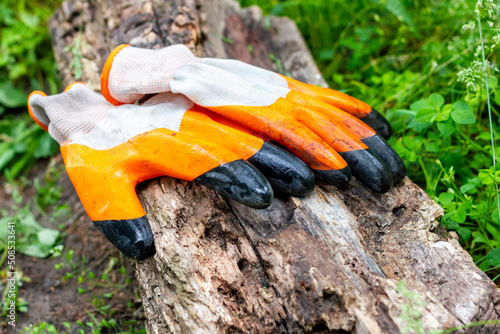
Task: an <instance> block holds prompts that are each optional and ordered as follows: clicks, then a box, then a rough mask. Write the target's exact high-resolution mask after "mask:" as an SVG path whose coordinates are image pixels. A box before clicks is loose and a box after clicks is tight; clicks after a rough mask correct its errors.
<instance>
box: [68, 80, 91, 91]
mask: <svg viewBox="0 0 500 334" xmlns="http://www.w3.org/2000/svg"><path fill="white" fill-rule="evenodd" d="M77 84H78V85H84V86H86V85H85V84H84V83H83V82H81V81H75V82H73V83H72V84H69V85H68V87H66V88H64V92H65V93H66V92H67V91H68V90H70V89H71V87H73V86H74V85H77Z"/></svg>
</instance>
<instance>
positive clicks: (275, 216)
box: [50, 0, 500, 333]
mask: <svg viewBox="0 0 500 334" xmlns="http://www.w3.org/2000/svg"><path fill="white" fill-rule="evenodd" d="M50 30H51V35H52V40H53V44H54V49H55V53H56V59H57V62H58V64H59V69H60V72H61V75H62V77H63V80H64V82H65V84H70V83H71V82H73V81H75V73H77V72H78V68H76V70H75V67H74V66H70V64H72V63H73V64H77V67H78V65H81V72H82V78H81V79H79V81H83V82H85V83H87V84H89V85H90V86H91V87H92V88H94V89H95V90H99V88H100V85H99V76H100V72H101V70H102V67H103V65H104V62H105V60H106V58H107V56H108V54H109V53H110V51H111V50H112V49H113V48H115V47H116V46H118V45H120V44H123V43H128V44H131V45H134V46H140V47H146V48H161V47H164V46H167V45H171V44H176V43H183V44H185V45H187V46H188V47H190V48H191V49H192V50H193V51H194V52H195V53H196V54H197V55H199V56H210V57H218V58H234V59H240V60H243V61H245V62H248V63H251V64H254V65H258V66H261V67H264V68H268V69H271V70H274V71H279V72H281V73H284V74H287V75H289V76H292V77H294V78H296V79H298V80H301V81H304V82H309V83H313V84H321V85H324V84H325V82H324V81H323V79H322V78H321V75H320V73H319V71H318V69H317V68H316V66H315V64H314V62H313V60H312V58H311V55H310V53H309V51H308V50H307V47H306V45H305V43H304V41H303V40H302V37H301V36H300V33H299V32H298V30H297V28H296V26H295V25H294V23H292V22H291V21H290V20H288V19H286V18H275V17H263V16H262V14H261V12H260V11H259V9H257V8H249V9H243V10H242V9H240V8H239V7H238V6H237V4H235V3H234V2H233V1H229V0H213V1H208V0H205V1H195V0H167V1H164V0H152V1H150V0H145V1H139V0H136V1H133V0H120V1H104V0H88V1H83V0H68V1H66V2H64V3H63V5H62V6H61V7H60V9H59V10H58V11H57V12H56V13H55V15H54V16H53V17H52V19H51V21H50ZM77 47H79V49H78V50H76V49H75V48H77ZM78 51H81V52H82V56H79V55H78V54H79V52H78ZM361 98H362V97H361ZM138 193H139V196H140V198H141V201H142V203H143V206H144V208H145V209H146V212H147V216H148V218H149V221H150V222H151V227H152V229H153V232H154V235H155V244H156V250H157V252H156V255H154V256H153V257H151V258H149V259H146V260H144V261H138V262H136V263H135V270H136V276H137V278H138V281H139V284H140V288H141V291H142V298H143V305H144V310H145V313H146V317H147V323H146V328H147V331H148V332H149V333H169V332H173V333H194V332H196V333H231V332H253V333H277V332H282V333H303V332H325V333H326V332H329V333H400V332H401V331H403V332H404V331H405V330H408V329H409V327H410V326H412V325H415V321H413V320H412V319H411V318H409V316H408V314H407V312H406V311H405V309H407V308H408V307H409V306H411V305H413V304H412V303H413V302H412V298H409V297H408V296H407V294H405V293H401V291H400V290H398V289H397V284H398V282H399V281H400V280H404V282H405V283H404V284H405V286H406V288H407V289H408V290H409V291H411V292H413V293H415V294H416V295H418V296H419V298H420V300H421V301H422V303H420V306H417V309H419V310H418V311H417V314H418V316H417V317H419V318H420V321H421V322H422V326H423V328H424V329H425V331H426V332H427V331H429V330H431V329H437V328H440V329H444V328H450V327H454V326H461V325H464V324H468V323H471V322H474V321H480V320H489V319H499V313H500V304H499V296H500V294H499V292H498V289H497V287H496V286H495V285H494V284H493V283H492V282H491V280H490V279H489V278H488V277H487V276H486V275H485V274H484V273H483V272H481V271H480V270H479V269H478V268H477V267H476V266H475V265H474V263H473V261H472V259H471V257H470V256H469V255H468V254H467V253H466V252H465V251H464V250H463V249H462V248H461V247H460V245H459V243H458V241H457V236H456V234H455V233H450V234H449V235H447V236H446V235H445V234H444V233H442V234H441V236H439V235H438V234H435V233H433V232H432V231H434V229H436V228H437V227H438V225H439V218H440V217H441V215H442V210H441V209H440V207H439V206H438V205H437V204H436V203H435V202H433V201H432V200H431V199H430V198H429V197H428V196H427V195H426V194H425V193H424V192H423V191H422V190H421V189H420V188H418V187H417V186H416V185H415V184H413V183H412V182H411V181H410V180H409V179H405V180H404V182H403V183H402V184H401V185H399V186H397V187H395V188H394V189H393V190H391V191H390V192H389V193H387V194H384V195H380V194H375V193H373V192H371V191H369V190H367V189H366V188H365V187H363V186H362V185H361V184H359V183H358V182H356V180H353V182H352V183H351V185H350V187H349V188H348V189H347V190H345V191H340V190H338V189H336V188H335V187H332V186H328V185H325V184H322V183H319V182H318V183H317V186H316V188H315V190H314V192H313V193H312V194H311V195H310V196H307V197H305V198H295V197H286V196H281V197H280V196H279V195H278V196H276V198H275V199H274V201H273V204H272V205H271V207H269V208H268V209H266V210H254V209H250V208H248V207H245V206H243V205H241V204H238V203H236V202H233V201H231V200H228V199H227V198H225V197H223V196H221V195H219V194H217V193H216V192H214V191H212V190H210V189H207V188H205V187H203V186H200V185H196V184H193V183H191V182H185V181H179V180H175V179H172V178H168V177H163V178H159V179H154V180H151V181H149V182H145V183H143V184H141V185H139V187H138ZM417 304H418V303H417ZM459 332H468V333H489V332H491V333H498V332H500V327H495V326H494V325H489V326H482V327H474V328H469V329H465V330H460V331H459Z"/></svg>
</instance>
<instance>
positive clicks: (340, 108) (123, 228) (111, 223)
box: [28, 45, 405, 259]
mask: <svg viewBox="0 0 500 334" xmlns="http://www.w3.org/2000/svg"><path fill="white" fill-rule="evenodd" d="M101 91H102V94H103V95H100V94H98V93H95V92H94V91H92V90H91V89H89V88H88V87H86V86H85V85H84V84H82V83H74V84H72V85H70V86H69V87H68V88H66V90H65V91H64V92H63V93H61V94H57V95H52V96H47V95H45V94H44V93H43V92H40V91H35V92H33V93H32V94H31V95H30V97H29V100H28V107H29V112H30V115H31V117H32V118H33V119H34V120H35V122H37V123H38V124H39V125H40V126H41V127H42V128H43V129H44V130H46V131H48V132H49V134H50V135H51V136H52V137H53V138H54V139H55V140H56V141H57V142H58V143H59V144H60V145H61V153H62V156H63V159H64V164H65V166H66V170H67V172H68V174H69V177H70V179H71V182H72V183H73V185H74V187H75V189H76V191H77V193H78V196H79V197H80V200H81V201H82V203H83V206H84V208H85V210H86V211H87V213H88V214H89V216H90V218H91V219H92V220H93V221H94V223H95V225H96V226H97V227H98V228H99V230H100V231H101V232H102V233H103V234H104V235H105V236H106V237H107V238H108V239H109V240H110V241H111V242H112V243H113V244H114V245H115V246H116V247H117V248H118V249H119V250H120V251H121V252H122V253H123V254H124V255H125V256H127V257H130V258H136V259H141V258H145V257H147V256H149V255H151V254H152V253H153V251H154V244H153V234H152V231H151V228H150V226H149V223H148V220H147V218H146V216H145V212H144V210H143V208H142V206H141V203H140V202H139V199H138V198H137V194H136V191H135V187H136V185H137V184H138V183H139V182H142V181H144V180H147V179H151V178H154V177H158V176H163V175H168V176H171V177H175V178H179V179H183V180H188V181H194V182H197V183H199V184H202V185H205V186H207V187H210V188H212V189H215V190H217V191H218V192H220V193H221V194H224V195H225V196H227V197H229V198H232V199H233V200H235V201H238V202H240V203H243V204H245V205H248V206H250V207H253V208H258V209H261V208H265V207H267V206H269V205H270V203H271V200H272V198H273V189H274V190H275V191H277V192H281V193H285V194H289V195H294V196H304V195H306V194H308V193H309V192H310V191H312V189H313V187H314V179H315V177H314V175H315V174H316V175H317V176H319V177H320V178H322V179H324V180H325V181H326V182H328V183H330V184H332V185H335V186H337V187H340V188H343V187H345V186H347V184H348V183H349V181H350V179H351V173H352V174H353V175H354V176H355V177H356V178H357V179H358V180H359V181H360V182H362V183H363V184H364V185H365V186H366V187H368V188H369V189H371V190H373V191H375V192H379V193H384V192H387V191H388V190H389V189H391V187H392V186H393V184H396V183H398V182H400V181H401V180H402V179H403V177H404V175H405V168H404V165H403V163H402V161H401V159H400V157H399V156H398V155H397V154H396V152H395V151H394V150H393V149H392V148H391V147H390V146H389V145H388V144H387V142H386V141H385V139H384V137H385V138H387V137H388V136H390V132H391V130H390V126H389V124H388V123H387V121H386V120H385V119H384V118H383V117H382V116H381V115H380V114H379V113H378V112H377V111H376V110H374V109H373V108H371V107H370V106H368V105H367V104H365V103H363V102H361V101H359V100H357V99H354V98H352V97H350V96H348V95H345V94H343V93H341V92H338V91H335V90H331V89H327V88H320V87H316V86H313V85H308V84H304V83H300V82H298V81H296V80H293V79H291V78H287V77H285V76H282V75H279V74H276V73H274V72H271V71H268V70H264V69H261V68H258V67H255V66H252V65H248V64H245V63H243V62H240V61H236V60H225V59H212V58H197V57H195V56H194V55H193V54H192V53H191V51H190V50H189V49H188V48H187V47H186V46H184V45H173V46H169V47H166V48H164V49H160V50H148V49H141V48H136V47H131V46H129V45H122V46H119V47H118V48H116V49H115V50H114V51H113V52H112V53H111V55H110V56H109V58H108V60H107V62H106V64H105V67H104V70H103V73H102V76H101ZM148 94H155V95H148ZM148 98H149V99H148ZM139 101H140V102H139ZM144 101H145V102H144Z"/></svg>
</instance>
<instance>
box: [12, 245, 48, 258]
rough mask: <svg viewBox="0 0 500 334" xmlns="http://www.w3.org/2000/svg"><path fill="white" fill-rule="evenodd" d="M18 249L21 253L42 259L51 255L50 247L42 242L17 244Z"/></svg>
mask: <svg viewBox="0 0 500 334" xmlns="http://www.w3.org/2000/svg"><path fill="white" fill-rule="evenodd" d="M17 250H18V251H19V253H22V254H25V255H28V256H32V257H38V258H41V259H44V258H46V257H47V256H49V255H50V247H45V246H42V245H40V244H31V245H19V246H17Z"/></svg>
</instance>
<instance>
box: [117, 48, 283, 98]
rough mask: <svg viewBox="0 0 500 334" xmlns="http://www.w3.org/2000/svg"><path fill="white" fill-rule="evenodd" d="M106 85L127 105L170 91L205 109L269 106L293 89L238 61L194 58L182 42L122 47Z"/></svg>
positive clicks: (280, 78) (278, 79) (271, 75)
mask: <svg viewBox="0 0 500 334" xmlns="http://www.w3.org/2000/svg"><path fill="white" fill-rule="evenodd" d="M108 85H109V86H108V89H109V91H110V94H111V96H112V97H113V98H115V99H116V100H118V101H120V102H123V103H131V102H134V101H137V100H139V99H140V98H141V97H142V96H143V95H145V94H154V93H161V92H168V91H171V92H173V93H180V94H183V95H185V96H187V97H188V98H189V99H191V100H192V101H194V102H195V103H197V104H199V105H202V106H205V107H218V106H225V105H243V106H269V105H271V104H273V103H275V102H276V100H278V99H279V98H280V97H285V96H286V95H287V94H288V92H290V89H289V88H288V84H287V82H286V80H285V79H284V78H283V77H281V76H280V75H278V74H276V73H273V72H271V71H267V70H264V69H261V68H258V67H255V66H252V65H249V64H245V63H243V62H240V61H237V60H226V59H212V58H204V59H201V58H196V57H195V56H194V55H193V54H192V53H191V51H190V50H189V49H188V48H187V47H186V46H184V45H174V46H169V47H166V48H164V49H161V50H147V49H140V48H135V47H126V48H124V49H122V50H121V51H119V52H118V54H117V55H116V56H115V58H114V60H113V63H112V66H111V70H110V73H109V83H108Z"/></svg>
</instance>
